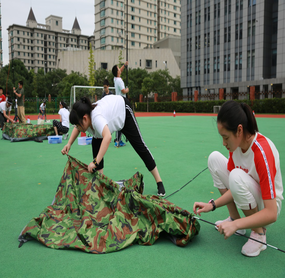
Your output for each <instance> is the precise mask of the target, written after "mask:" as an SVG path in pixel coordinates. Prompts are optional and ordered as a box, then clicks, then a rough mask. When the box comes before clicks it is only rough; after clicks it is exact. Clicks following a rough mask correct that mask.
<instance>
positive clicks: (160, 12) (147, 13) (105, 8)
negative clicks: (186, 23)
mask: <svg viewBox="0 0 285 278" xmlns="http://www.w3.org/2000/svg"><path fill="white" fill-rule="evenodd" d="M180 1H181V0H164V1H162V0H110V1H105V0H95V1H94V3H95V4H94V6H95V7H94V8H95V31H94V35H95V49H102V50H111V49H120V48H125V47H126V34H128V48H131V49H135V48H136V49H138V48H151V47H152V45H153V44H154V43H155V42H157V41H159V40H160V39H162V38H165V37H167V36H169V35H171V36H180V35H181V32H180V29H181V8H180V6H181V4H180ZM127 7H128V9H127ZM127 14H128V17H127V16H126V15H127ZM127 31H128V32H127Z"/></svg>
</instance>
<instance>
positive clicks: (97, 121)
mask: <svg viewBox="0 0 285 278" xmlns="http://www.w3.org/2000/svg"><path fill="white" fill-rule="evenodd" d="M70 122H71V124H73V125H76V128H74V129H73V131H72V133H71V136H70V139H69V141H68V143H67V145H66V146H64V148H63V149H62V151H61V152H62V154H68V152H69V150H70V147H71V145H72V144H73V142H74V141H75V139H76V138H77V136H78V135H79V133H80V132H86V131H88V132H89V133H91V134H92V135H93V139H92V151H93V161H92V162H90V164H89V165H88V171H89V172H91V173H92V172H93V169H96V170H97V171H99V172H100V173H102V174H103V168H104V160H103V157H104V155H105V153H106V151H107V149H108V147H109V144H110V142H111V139H112V133H113V132H116V131H118V130H121V131H122V133H123V134H124V135H125V136H126V138H127V139H128V140H129V142H130V143H131V145H132V146H133V148H134V149H135V151H136V152H137V154H138V155H139V156H140V157H141V159H142V160H143V161H144V163H145V165H146V167H147V168H148V170H149V171H150V172H151V173H152V175H153V177H154V179H155V181H156V183H157V188H158V193H157V194H158V195H159V196H164V195H165V190H164V186H163V183H162V180H161V178H160V175H159V172H158V170H157V167H156V164H155V161H154V159H153V157H152V154H151V152H150V151H149V149H148V148H147V146H146V144H145V143H144V141H143V138H142V136H141V133H140V130H139V127H138V124H137V121H136V119H135V116H134V114H133V111H132V109H131V107H130V103H129V101H128V99H127V98H123V97H121V96H115V95H110V96H108V97H104V98H102V99H101V100H99V101H97V102H96V103H95V104H93V105H92V104H91V102H90V100H89V99H88V98H86V97H84V98H81V100H80V101H77V102H76V103H75V104H74V105H73V107H72V111H71V112H70Z"/></svg>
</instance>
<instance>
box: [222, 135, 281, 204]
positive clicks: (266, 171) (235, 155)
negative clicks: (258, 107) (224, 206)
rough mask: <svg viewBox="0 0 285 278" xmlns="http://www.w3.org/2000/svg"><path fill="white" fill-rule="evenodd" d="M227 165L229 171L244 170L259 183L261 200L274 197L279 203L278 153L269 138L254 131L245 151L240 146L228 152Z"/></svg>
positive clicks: (279, 175)
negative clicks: (253, 135)
mask: <svg viewBox="0 0 285 278" xmlns="http://www.w3.org/2000/svg"><path fill="white" fill-rule="evenodd" d="M227 167H228V170H229V171H232V170H233V169H234V168H240V169H242V170H244V171H245V172H246V173H247V174H248V175H250V176H251V177H252V178H253V179H254V180H255V181H256V182H257V183H258V184H259V185H260V188H261V194H262V199H263V200H268V199H273V198H276V200H277V201H278V202H279V203H280V204H281V201H282V200H283V196H282V194H283V184H282V176H281V169H280V161H279V153H278V151H277V149H276V147H275V145H274V144H273V143H272V141H271V140H270V139H268V138H267V137H265V136H264V135H262V134H260V133H256V135H255V137H254V139H253V141H252V143H251V146H250V147H249V148H248V150H247V151H246V152H245V153H243V152H242V151H241V148H240V147H238V148H237V149H236V150H235V151H234V152H230V154H229V160H228V166H227Z"/></svg>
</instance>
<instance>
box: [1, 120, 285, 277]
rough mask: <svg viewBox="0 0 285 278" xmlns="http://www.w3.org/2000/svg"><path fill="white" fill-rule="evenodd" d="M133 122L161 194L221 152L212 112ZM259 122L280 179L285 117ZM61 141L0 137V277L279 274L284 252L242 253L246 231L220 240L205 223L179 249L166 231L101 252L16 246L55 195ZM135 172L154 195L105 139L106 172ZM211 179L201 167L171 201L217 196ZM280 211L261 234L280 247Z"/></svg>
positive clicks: (84, 156)
mask: <svg viewBox="0 0 285 278" xmlns="http://www.w3.org/2000/svg"><path fill="white" fill-rule="evenodd" d="M34 122H35V121H34ZM138 122H139V125H140V128H141V132H142V135H143V138H144V141H145V142H146V144H147V146H148V147H149V149H150V150H151V152H152V154H153V156H154V158H155V160H156V163H157V166H158V170H159V172H160V175H161V177H162V179H163V182H164V185H165V187H166V190H167V193H166V194H167V195H169V194H171V193H172V192H174V191H175V190H177V189H179V188H181V187H182V186H183V185H184V184H185V183H186V182H188V181H189V180H190V179H192V178H193V177H194V176H195V175H196V174H197V173H199V172H200V171H201V170H203V169H204V168H205V167H207V158H208V155H209V154H210V153H211V152H212V151H214V150H217V151H220V152H222V153H223V154H224V155H227V150H226V149H225V148H224V147H223V146H222V139H221V138H220V136H219V135H218V132H217V128H216V122H215V119H214V117H203V116H191V117H175V118H174V117H145V118H138ZM257 122H258V125H259V129H260V132H261V133H263V134H264V135H265V136H268V137H269V138H270V139H271V140H272V141H273V142H274V143H275V145H276V147H277V149H278V150H279V153H280V160H281V171H282V174H283V180H284V175H285V169H284V167H285V146H284V127H285V119H269V118H257ZM63 146H64V143H62V144H57V145H52V144H48V142H47V141H44V142H43V143H36V142H33V141H30V142H29V141H28V142H15V143H11V142H10V141H6V140H0V149H1V161H0V169H1V183H0V192H1V193H0V204H1V205H0V219H1V226H0V231H1V241H0V250H1V255H0V277H5V278H6V277H93V276H99V277H245V276H250V277H268V276H274V277H285V266H284V260H285V254H284V253H281V252H280V251H276V250H274V249H272V248H267V250H266V251H263V252H262V253H261V254H260V256H259V257H256V258H247V257H244V256H242V255H241V253H240V250H241V247H242V245H243V244H244V243H245V242H246V239H245V238H243V237H238V236H232V237H230V238H229V239H228V240H224V239H223V236H221V235H220V234H219V233H218V232H216V231H215V229H214V227H213V226H211V225H209V224H206V223H203V222H200V224H201V230H200V234H199V235H198V236H196V237H195V238H194V239H193V240H192V242H190V243H189V244H188V245H187V246H186V247H184V248H181V247H177V246H175V245H174V244H173V243H171V242H170V241H168V240H167V239H166V238H160V239H159V240H158V241H157V242H156V243H155V244H154V245H153V246H140V245H133V246H130V247H129V248H127V249H124V250H122V251H119V252H116V253H111V254H106V255H94V254H87V253H84V252H81V251H74V250H53V249H50V248H47V247H45V246H43V245H42V244H40V243H39V242H37V241H31V242H28V243H25V244H24V245H23V246H22V247H21V248H18V240H17V238H18V235H19V234H20V232H21V230H22V229H23V228H24V226H25V225H26V224H27V223H28V222H29V220H30V219H31V218H33V217H36V216H38V215H39V213H40V212H41V211H42V210H43V209H44V208H45V207H46V206H48V205H50V204H51V202H52V200H53V197H54V194H55V191H56V189H57V186H58V183H59V181H60V178H61V176H62V172H63V169H64V166H65V164H66V161H67V157H66V156H63V155H61V153H60V151H61V149H62V148H63ZM70 154H71V155H72V156H74V157H76V158H78V159H79V160H81V161H83V162H84V163H86V164H89V163H90V162H91V160H92V151H91V146H79V145H78V144H77V141H76V142H75V143H74V145H73V146H72V148H71V151H70ZM136 171H140V172H141V173H143V175H144V182H145V193H146V194H155V193H156V184H155V181H154V179H153V177H152V175H151V174H150V173H149V172H148V171H147V169H146V168H145V166H144V164H143V162H142V161H141V160H140V158H139V157H138V155H137V154H136V153H135V151H134V150H133V149H132V147H131V146H130V144H129V143H127V146H126V147H123V148H119V149H117V148H114V146H113V144H111V145H110V147H109V150H108V152H107V154H106V156H105V169H104V174H105V175H107V176H108V177H110V178H112V179H114V180H119V179H124V178H129V177H131V176H132V175H133V174H134V173H135V172H136ZM212 184H213V182H212V179H211V176H210V173H209V172H208V171H205V172H203V173H202V174H201V175H199V176H198V177H197V178H196V179H195V180H194V181H193V182H191V183H190V184H189V185H187V186H186V187H185V188H184V189H182V190H181V191H179V192H178V193H176V194H174V195H173V196H171V197H170V198H169V200H170V201H171V202H173V203H175V204H176V205H178V206H180V207H182V208H184V209H187V210H188V211H192V207H193V203H194V202H195V201H208V200H209V199H211V198H214V199H215V198H217V197H218V196H219V194H218V192H217V190H215V188H214V187H213V185H212ZM284 213H285V211H284V208H283V209H282V211H281V215H280V217H279V219H278V221H277V222H276V223H275V224H274V225H272V226H271V227H270V228H269V229H268V233H267V242H268V243H269V244H272V245H274V246H277V247H279V248H280V249H283V250H285V240H284V238H283V232H284V227H285V217H284ZM227 216H228V215H227V210H226V209H225V208H219V209H217V210H216V211H215V212H210V213H208V214H203V215H202V218H203V219H205V220H208V221H211V222H215V221H217V220H219V219H224V218H226V217H227ZM247 235H249V231H248V232H247Z"/></svg>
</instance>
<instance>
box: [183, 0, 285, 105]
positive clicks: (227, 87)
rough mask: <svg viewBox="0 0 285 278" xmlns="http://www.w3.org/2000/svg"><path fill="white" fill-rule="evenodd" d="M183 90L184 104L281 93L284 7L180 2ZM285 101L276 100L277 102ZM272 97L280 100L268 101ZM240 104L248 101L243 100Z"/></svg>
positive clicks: (268, 1)
mask: <svg viewBox="0 0 285 278" xmlns="http://www.w3.org/2000/svg"><path fill="white" fill-rule="evenodd" d="M181 8H182V23H181V24H182V29H181V30H182V34H181V87H182V88H183V95H184V97H185V99H193V95H194V94H193V93H194V91H198V92H199V99H201V100H203V99H207V98H204V97H203V96H206V95H207V96H209V94H211V93H212V94H213V99H215V98H216V99H217V97H219V92H220V90H222V92H224V93H225V94H224V98H226V99H228V98H229V97H233V96H234V94H232V93H237V94H236V96H238V95H240V94H238V93H239V92H249V90H250V88H251V87H252V88H253V89H254V91H255V92H256V97H257V98H262V97H267V96H266V94H260V92H264V91H265V92H266V91H267V92H268V91H278V90H279V91H282V90H283V91H284V90H285V67H284V63H285V47H284V45H285V13H284V11H285V2H284V1H278V0H259V1H256V0H212V1H210V0H202V1H198V0H185V1H183V2H182V6H181ZM280 96H281V97H285V96H284V93H283V95H282V94H281V95H279V97H280ZM272 97H278V96H274V94H273V95H272ZM244 98H248V95H247V94H245V95H244Z"/></svg>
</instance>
